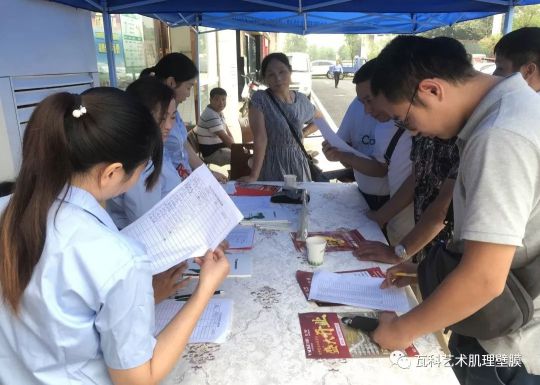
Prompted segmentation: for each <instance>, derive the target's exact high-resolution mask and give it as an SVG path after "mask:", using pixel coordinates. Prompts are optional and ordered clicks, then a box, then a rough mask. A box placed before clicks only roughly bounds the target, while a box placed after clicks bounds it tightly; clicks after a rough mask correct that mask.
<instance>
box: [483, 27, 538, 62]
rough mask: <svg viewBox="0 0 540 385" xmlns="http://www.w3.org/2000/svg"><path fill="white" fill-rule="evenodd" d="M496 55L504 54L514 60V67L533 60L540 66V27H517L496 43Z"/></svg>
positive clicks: (506, 57) (503, 55)
mask: <svg viewBox="0 0 540 385" xmlns="http://www.w3.org/2000/svg"><path fill="white" fill-rule="evenodd" d="M493 51H494V52H495V55H497V56H502V57H504V58H505V59H508V60H510V61H511V62H512V69H513V70H514V71H516V72H517V71H519V68H520V67H521V66H522V65H524V64H527V63H530V62H533V63H535V64H536V65H537V66H538V67H539V68H540V28H539V27H524V28H520V29H516V30H515V31H512V32H510V33H508V34H506V35H504V36H503V37H502V38H501V40H499V41H498V43H497V44H495V48H494V49H493Z"/></svg>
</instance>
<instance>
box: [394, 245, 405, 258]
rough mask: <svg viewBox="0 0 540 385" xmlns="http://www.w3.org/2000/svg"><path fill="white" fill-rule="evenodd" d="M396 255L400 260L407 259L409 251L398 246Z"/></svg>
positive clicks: (395, 251)
mask: <svg viewBox="0 0 540 385" xmlns="http://www.w3.org/2000/svg"><path fill="white" fill-rule="evenodd" d="M394 253H395V254H396V255H397V256H398V257H400V258H405V257H406V256H407V251H406V250H405V247H404V246H403V245H396V247H395V248H394Z"/></svg>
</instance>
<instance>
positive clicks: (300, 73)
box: [286, 52, 311, 98]
mask: <svg viewBox="0 0 540 385" xmlns="http://www.w3.org/2000/svg"><path fill="white" fill-rule="evenodd" d="M286 55H287V58H288V59H289V63H290V64H291V67H292V74H291V86H290V88H291V90H294V91H299V92H301V93H303V94H305V95H306V96H307V97H308V98H311V63H310V60H309V55H308V54H307V53H303V52H291V53H287V54H286Z"/></svg>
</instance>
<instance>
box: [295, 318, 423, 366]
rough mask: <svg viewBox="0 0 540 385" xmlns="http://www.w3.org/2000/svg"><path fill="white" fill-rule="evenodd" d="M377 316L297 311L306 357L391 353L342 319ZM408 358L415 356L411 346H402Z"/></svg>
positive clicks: (345, 356) (416, 351)
mask: <svg viewBox="0 0 540 385" xmlns="http://www.w3.org/2000/svg"><path fill="white" fill-rule="evenodd" d="M357 315H361V316H364V317H371V318H378V316H379V313H373V312H356V313H351V312H344V313H332V312H325V313H300V314H298V318H299V319H300V329H301V331H302V340H303V341H304V349H305V351H306V358H314V359H321V358H361V357H385V356H388V357H389V356H390V353H391V352H390V351H389V350H385V349H381V348H380V347H379V346H378V345H377V344H376V343H375V342H373V341H372V340H371V338H370V337H369V336H368V335H367V334H365V333H364V332H362V331H361V330H358V329H353V328H351V327H349V326H347V325H345V324H343V323H342V322H341V318H343V317H354V316H357ZM405 354H406V355H407V356H409V357H414V356H417V355H418V354H419V353H418V350H416V348H415V347H414V345H411V346H409V347H408V348H407V349H405Z"/></svg>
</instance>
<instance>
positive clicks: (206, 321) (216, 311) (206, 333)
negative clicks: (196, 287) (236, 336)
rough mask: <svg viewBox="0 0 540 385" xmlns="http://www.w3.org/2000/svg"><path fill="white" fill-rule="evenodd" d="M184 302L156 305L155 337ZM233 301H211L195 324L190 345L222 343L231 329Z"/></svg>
mask: <svg viewBox="0 0 540 385" xmlns="http://www.w3.org/2000/svg"><path fill="white" fill-rule="evenodd" d="M184 304H185V302H183V301H175V300H171V299H168V300H165V301H163V302H161V303H159V304H157V305H156V310H155V316H156V328H155V335H156V336H157V335H158V334H159V333H161V331H162V330H163V329H164V328H165V326H167V325H168V324H169V322H171V320H172V319H173V317H174V316H175V315H176V313H178V312H179V311H180V309H182V307H183V306H184ZM232 311H233V300H232V299H228V298H223V299H217V298H216V299H211V300H210V302H208V305H207V306H206V308H205V309H204V312H203V314H202V315H201V318H199V321H198V322H197V325H196V326H195V329H194V330H193V333H192V334H191V337H190V338H189V343H190V344H197V343H202V342H214V343H218V344H219V343H223V342H225V339H226V338H227V334H229V331H230V329H231V323H232Z"/></svg>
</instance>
